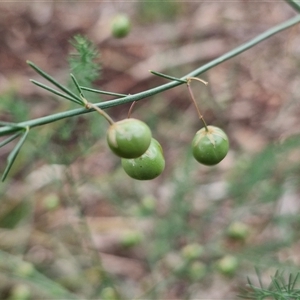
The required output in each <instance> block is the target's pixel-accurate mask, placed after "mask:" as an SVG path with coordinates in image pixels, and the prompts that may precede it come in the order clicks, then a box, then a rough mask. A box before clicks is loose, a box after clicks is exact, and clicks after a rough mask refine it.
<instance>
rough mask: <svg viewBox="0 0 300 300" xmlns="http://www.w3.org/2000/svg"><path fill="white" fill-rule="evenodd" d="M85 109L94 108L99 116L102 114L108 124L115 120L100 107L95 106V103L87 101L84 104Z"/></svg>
mask: <svg viewBox="0 0 300 300" xmlns="http://www.w3.org/2000/svg"><path fill="white" fill-rule="evenodd" d="M85 107H86V109H90V108H93V109H94V110H96V111H97V112H98V113H99V114H100V115H101V116H103V117H104V118H105V119H106V120H107V121H108V123H109V124H110V125H113V124H114V123H115V122H114V120H113V119H112V118H111V117H110V116H109V115H108V114H107V113H106V112H105V111H104V110H102V109H101V108H99V107H97V106H96V105H94V104H93V103H91V102H87V103H86V105H85Z"/></svg>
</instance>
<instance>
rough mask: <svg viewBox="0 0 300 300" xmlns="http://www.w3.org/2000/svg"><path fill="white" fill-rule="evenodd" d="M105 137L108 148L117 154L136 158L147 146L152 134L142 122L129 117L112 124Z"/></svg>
mask: <svg viewBox="0 0 300 300" xmlns="http://www.w3.org/2000/svg"><path fill="white" fill-rule="evenodd" d="M106 137H107V143H108V145H109V147H110V149H111V150H112V151H113V152H114V153H115V154H116V155H117V156H120V157H122V158H137V157H140V156H141V155H143V154H144V153H145V152H146V150H147V149H148V148H149V146H150V143H151V137H152V134H151V130H150V128H149V127H148V126H147V125H146V124H145V123H144V122H142V121H140V120H137V119H133V118H130V119H125V120H122V121H118V122H116V123H114V124H112V125H111V126H110V127H109V129H108V131H107V136H106Z"/></svg>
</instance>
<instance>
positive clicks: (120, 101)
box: [0, 15, 300, 136]
mask: <svg viewBox="0 0 300 300" xmlns="http://www.w3.org/2000/svg"><path fill="white" fill-rule="evenodd" d="M299 22H300V15H297V16H296V17H293V18H291V19H289V20H287V21H285V22H283V23H281V24H279V25H277V26H274V27H273V28H271V29H269V30H267V31H265V32H264V33H262V34H260V35H258V36H257V37H255V38H254V39H252V40H250V41H249V42H247V43H245V44H243V45H241V46H239V47H237V48H235V49H233V50H231V51H229V52H227V53H225V54H224V55H222V56H220V57H218V58H216V59H214V60H212V61H211V62H209V63H207V64H205V65H203V66H202V67H200V68H198V69H196V70H194V71H193V72H191V73H189V74H187V75H186V76H184V77H182V78H181V79H182V80H186V79H187V78H188V77H196V76H199V75H200V74H202V73H204V72H205V71H207V70H209V69H211V68H213V67H215V66H217V65H219V64H221V63H222V62H224V61H226V60H228V59H230V58H232V57H234V56H236V55H238V54H240V53H242V52H244V51H246V50H248V49H249V48H251V47H253V46H255V45H256V44H258V43H260V42H262V41H263V40H265V39H267V38H269V37H271V36H272V35H274V34H276V33H278V32H280V31H282V30H284V29H287V28H289V27H291V26H293V25H295V24H297V23H299ZM181 84H183V83H181V82H178V81H172V82H169V83H166V84H163V85H161V86H158V87H155V88H152V89H149V90H146V91H143V92H140V93H137V94H134V95H128V96H125V97H122V98H118V99H114V100H110V101H106V102H101V103H95V104H94V105H96V106H97V107H99V108H101V109H106V108H109V107H113V106H117V105H121V104H125V103H129V102H133V101H139V100H142V99H144V98H147V97H150V96H153V95H155V94H158V93H161V92H163V91H166V90H168V89H172V88H174V87H176V86H178V85H181ZM81 88H82V87H81ZM92 111H94V109H92V108H91V109H85V108H78V109H73V110H69V111H65V112H60V113H57V114H53V115H50V116H45V117H41V118H38V119H33V120H30V121H25V122H21V123H18V124H17V125H18V126H20V127H26V126H29V127H30V128H32V127H36V126H40V125H44V124H48V123H52V122H55V121H58V120H61V119H65V118H69V117H73V116H77V115H82V114H85V113H89V112H92ZM18 130H19V128H15V127H11V126H4V127H1V128H0V136H3V135H7V134H10V133H13V132H16V131H18Z"/></svg>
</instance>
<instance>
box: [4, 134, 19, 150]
mask: <svg viewBox="0 0 300 300" xmlns="http://www.w3.org/2000/svg"><path fill="white" fill-rule="evenodd" d="M20 134H21V131H19V132H17V133H15V134H13V135H12V136H10V137H9V138H7V139H5V140H3V141H2V142H1V143H0V148H1V147H3V146H5V145H6V144H8V143H10V142H11V141H13V140H14V139H15V138H17V137H18V136H19V135H20Z"/></svg>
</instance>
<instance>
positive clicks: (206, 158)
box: [192, 126, 229, 166]
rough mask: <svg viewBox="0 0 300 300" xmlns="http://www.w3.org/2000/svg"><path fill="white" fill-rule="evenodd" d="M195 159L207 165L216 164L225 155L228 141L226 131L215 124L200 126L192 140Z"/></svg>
mask: <svg viewBox="0 0 300 300" xmlns="http://www.w3.org/2000/svg"><path fill="white" fill-rule="evenodd" d="M192 148H193V155H194V157H195V159H196V160H197V161H198V162H199V163H201V164H203V165H207V166H213V165H216V164H218V163H219V162H220V161H221V160H223V158H224V157H225V156H226V155H227V153H228V150H229V141H228V137H227V135H226V133H225V132H224V131H223V130H222V129H220V128H218V127H215V126H207V130H206V128H205V127H203V128H201V129H200V130H199V131H198V132H197V133H196V135H195V137H194V139H193V141H192Z"/></svg>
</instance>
